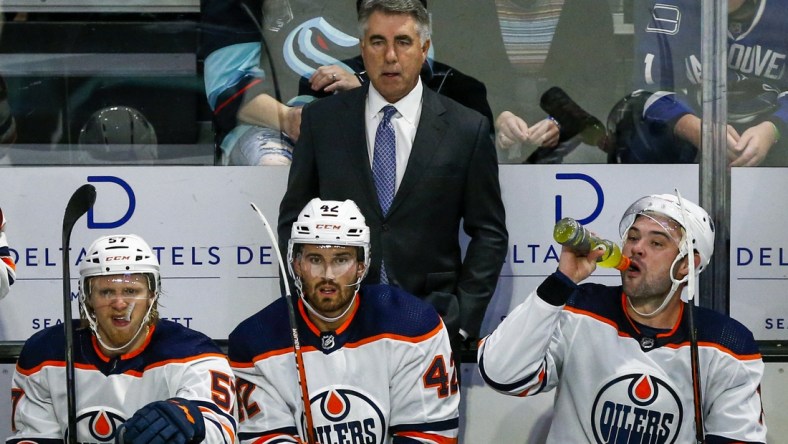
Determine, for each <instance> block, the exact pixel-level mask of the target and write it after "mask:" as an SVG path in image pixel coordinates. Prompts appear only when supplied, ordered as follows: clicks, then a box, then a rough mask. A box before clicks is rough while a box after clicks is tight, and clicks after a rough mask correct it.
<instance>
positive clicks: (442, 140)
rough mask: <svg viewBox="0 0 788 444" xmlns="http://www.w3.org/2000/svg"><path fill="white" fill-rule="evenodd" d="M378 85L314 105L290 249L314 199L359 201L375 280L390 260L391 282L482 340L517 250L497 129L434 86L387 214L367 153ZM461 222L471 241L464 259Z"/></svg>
mask: <svg viewBox="0 0 788 444" xmlns="http://www.w3.org/2000/svg"><path fill="white" fill-rule="evenodd" d="M368 89H369V86H368V84H367V85H365V86H363V87H360V88H355V89H353V90H350V91H347V92H343V93H340V94H336V95H333V96H330V97H326V98H323V99H320V100H316V101H314V102H312V103H310V104H309V105H307V106H306V107H305V108H304V110H303V114H302V120H301V136H300V138H299V139H298V143H297V144H296V147H295V150H294V155H293V163H292V165H291V166H290V176H289V179H288V183H287V191H286V193H285V195H284V198H283V199H282V203H281V205H280V208H279V239H280V244H281V245H282V247H283V248H284V247H285V246H286V245H287V241H288V240H289V238H290V229H291V225H292V223H293V222H294V221H295V220H296V219H297V218H298V214H299V212H300V211H301V210H302V209H303V208H304V206H305V205H306V204H307V202H309V200H310V199H312V198H314V197H320V198H321V199H327V200H345V199H352V200H353V201H355V202H356V204H357V205H358V206H359V208H360V209H361V212H362V214H363V215H364V217H365V218H366V222H367V225H368V226H369V227H370V232H371V240H372V246H371V256H372V264H371V267H370V272H369V274H368V276H367V278H366V280H365V282H367V283H377V282H378V281H379V279H380V261H381V257H383V258H385V261H386V270H387V271H388V275H389V283H390V284H393V285H396V286H399V287H401V288H403V289H405V290H407V291H408V292H410V293H413V294H414V295H416V296H419V297H422V298H425V299H427V300H429V301H430V302H432V304H433V305H434V306H435V307H436V309H437V310H438V312H439V313H440V314H441V315H442V316H443V319H444V322H445V323H446V326H447V329H448V330H449V333H450V334H451V335H452V337H454V335H455V334H456V332H457V330H458V329H459V328H460V327H462V328H463V329H464V330H465V331H467V332H468V333H469V334H470V335H472V336H473V337H477V336H478V334H479V328H480V326H481V323H482V320H483V318H484V313H485V310H486V308H487V305H488V303H489V301H490V298H491V297H492V295H493V293H494V291H495V286H496V284H497V281H498V276H499V274H500V270H501V266H502V265H503V261H504V258H505V256H506V251H507V245H508V233H507V231H506V223H505V213H504V206H503V202H502V200H501V189H500V184H499V182H498V163H497V159H496V154H495V148H494V146H493V143H492V140H491V139H490V128H489V123H488V121H487V119H485V118H484V117H482V115H480V114H479V113H477V112H475V111H472V110H470V109H468V108H466V107H464V106H462V105H459V104H458V103H456V102H454V101H453V100H451V99H448V98H445V97H443V96H440V95H438V94H436V93H434V92H433V91H431V90H429V89H428V88H424V94H423V105H422V111H421V119H420V121H419V126H418V129H417V131H416V138H415V140H414V142H413V150H412V152H411V155H410V159H409V161H408V165H407V169H406V170H405V176H404V178H403V180H402V183H401V185H400V187H399V189H398V190H397V194H396V195H395V196H394V201H393V202H392V205H391V208H390V209H389V214H388V216H387V217H383V214H382V213H381V210H380V204H379V203H378V198H377V193H376V191H375V184H374V180H373V178H372V170H371V168H370V159H369V154H368V152H367V140H366V132H365V123H364V104H365V100H366V96H367V91H368ZM461 221H462V227H463V229H464V231H465V233H466V234H467V235H468V236H469V238H470V240H469V244H468V247H467V252H466V255H465V259H464V260H463V259H462V253H461V250H460V241H459V230H460V223H461Z"/></svg>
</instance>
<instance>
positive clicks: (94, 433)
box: [77, 407, 126, 443]
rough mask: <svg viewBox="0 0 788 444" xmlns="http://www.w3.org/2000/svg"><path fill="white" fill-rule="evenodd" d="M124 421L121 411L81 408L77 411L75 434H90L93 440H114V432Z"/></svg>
mask: <svg viewBox="0 0 788 444" xmlns="http://www.w3.org/2000/svg"><path fill="white" fill-rule="evenodd" d="M124 422H126V417H125V416H123V412H119V411H117V410H114V409H109V408H106V407H105V408H96V407H92V408H89V409H85V410H82V411H80V412H78V413H77V430H79V433H77V436H90V437H91V439H92V440H93V442H97V443H104V442H107V443H109V442H115V433H116V432H117V431H118V428H119V427H120V425H121V424H123V423H124Z"/></svg>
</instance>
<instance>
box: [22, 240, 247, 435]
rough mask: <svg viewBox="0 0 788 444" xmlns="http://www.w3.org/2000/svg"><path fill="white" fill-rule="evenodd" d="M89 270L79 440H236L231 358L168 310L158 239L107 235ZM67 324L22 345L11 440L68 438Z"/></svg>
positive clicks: (85, 265)
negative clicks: (163, 306)
mask: <svg viewBox="0 0 788 444" xmlns="http://www.w3.org/2000/svg"><path fill="white" fill-rule="evenodd" d="M79 271H80V285H79V288H80V294H79V306H80V314H81V318H82V319H81V321H76V322H80V324H81V325H80V326H79V328H75V329H74V348H73V355H74V356H73V358H74V366H75V369H76V370H75V378H74V381H75V385H76V389H75V392H76V416H77V418H76V420H77V424H76V430H77V432H76V433H77V441H78V442H94V443H108V442H119V443H134V444H143V443H160V444H164V443H198V442H203V441H205V442H210V443H231V442H233V441H234V440H235V439H236V427H237V424H236V419H235V417H234V414H233V410H234V403H235V391H234V376H233V374H232V371H231V369H230V365H229V363H228V361H227V358H226V357H225V356H224V355H223V354H222V352H221V350H220V349H219V348H218V347H217V346H216V345H215V344H214V343H213V342H211V340H210V339H208V337H207V336H205V335H203V334H202V333H198V332H196V331H193V330H190V329H188V328H186V327H182V326H180V325H179V324H176V323H174V322H170V321H165V320H161V319H159V313H158V299H159V295H160V292H161V288H160V287H161V284H160V277H159V262H158V260H157V258H156V255H155V254H154V253H153V251H152V250H151V248H150V247H149V246H148V244H147V243H145V241H144V240H143V239H142V238H140V237H138V236H136V235H133V234H129V235H111V236H104V237H101V238H99V239H97V240H96V241H95V242H94V243H93V244H92V245H91V246H90V248H89V249H88V250H87V253H86V255H85V257H84V259H83V260H82V263H81V264H80V269H79ZM64 330H65V329H64V328H63V325H56V326H54V327H50V328H47V329H45V330H42V331H40V332H38V333H36V334H34V335H33V336H32V337H31V338H30V339H28V340H27V342H26V343H25V345H24V348H23V349H22V352H21V354H20V356H19V361H18V363H17V366H16V372H15V373H14V377H13V387H12V399H13V404H12V405H13V412H12V430H13V432H14V434H13V436H12V437H11V438H9V439H8V441H7V442H8V443H22V442H24V443H31V442H36V443H50V442H62V440H63V439H65V438H66V437H67V432H68V423H67V417H68V415H67V402H66V401H67V392H66V375H65V347H64ZM116 440H117V441H116Z"/></svg>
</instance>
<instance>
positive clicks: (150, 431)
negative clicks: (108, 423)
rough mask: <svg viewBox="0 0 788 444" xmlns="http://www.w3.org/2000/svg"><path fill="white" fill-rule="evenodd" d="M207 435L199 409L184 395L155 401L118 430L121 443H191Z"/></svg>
mask: <svg viewBox="0 0 788 444" xmlns="http://www.w3.org/2000/svg"><path fill="white" fill-rule="evenodd" d="M203 439H205V421H204V420H203V417H202V414H201V413H200V409H198V408H197V406H196V405H194V404H193V403H192V402H190V401H188V400H186V399H183V398H170V399H167V400H166V401H154V402H151V403H150V404H148V405H146V406H145V407H143V408H141V409H139V410H137V413H135V414H134V416H132V417H131V418H129V420H128V421H126V422H125V423H124V424H123V425H122V426H121V427H120V429H119V430H118V434H117V435H116V440H115V442H116V443H120V444H189V443H199V442H202V440H203Z"/></svg>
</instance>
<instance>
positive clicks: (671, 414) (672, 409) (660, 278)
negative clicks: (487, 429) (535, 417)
mask: <svg viewBox="0 0 788 444" xmlns="http://www.w3.org/2000/svg"><path fill="white" fill-rule="evenodd" d="M619 232H620V233H621V236H622V239H623V247H624V248H623V253H624V254H625V255H626V256H629V257H631V260H632V265H631V266H630V267H629V269H627V270H625V271H622V272H621V280H622V285H621V286H615V287H611V286H605V285H599V284H592V283H586V284H582V285H578V284H579V283H580V282H581V281H583V280H584V279H585V278H587V277H588V276H589V275H590V274H591V273H592V272H593V270H594V269H595V268H596V258H597V257H598V256H599V255H600V254H602V252H601V251H595V252H592V253H591V254H589V255H588V256H585V257H582V256H578V255H576V254H574V253H573V252H572V251H571V250H569V249H568V248H566V247H564V248H563V249H562V250H561V255H560V259H559V265H558V270H557V271H556V272H555V273H553V274H552V275H550V276H549V277H547V279H545V281H544V282H543V283H542V284H541V285H540V286H539V287H538V288H537V289H536V290H535V291H534V292H533V293H531V294H530V295H529V296H528V297H527V298H526V300H525V301H524V302H523V303H522V304H521V305H520V306H518V307H517V308H515V309H514V310H513V311H512V313H510V314H509V316H507V317H506V319H504V320H503V322H501V324H500V325H499V326H498V328H496V330H495V331H494V332H493V333H492V334H491V335H489V336H487V337H486V338H485V339H484V340H483V341H482V344H481V345H480V348H479V353H478V358H479V371H480V372H481V374H482V377H483V378H484V380H485V381H486V382H487V384H489V385H490V386H491V387H492V388H494V389H495V390H497V391H500V392H502V393H505V394H509V395H514V396H526V395H535V394H537V393H544V392H547V391H550V390H552V389H557V394H556V397H555V406H554V410H555V414H554V416H553V422H552V425H551V427H550V432H549V435H548V439H547V441H548V442H549V443H567V442H571V443H578V442H589V443H600V442H616V443H643V442H666V443H667V442H675V443H689V442H696V441H695V438H696V433H695V424H694V415H693V412H694V407H695V404H694V402H695V398H694V396H693V386H692V380H693V377H692V371H691V369H692V365H691V360H690V348H691V347H690V344H689V343H688V338H689V333H688V331H689V330H688V325H687V323H688V311H689V310H688V307H689V306H688V305H687V304H685V303H684V302H682V299H681V291H682V289H684V288H685V287H686V286H687V285H688V282H687V281H688V278H689V273H691V272H692V270H693V267H691V266H690V265H689V262H688V258H691V259H692V260H693V261H694V263H695V264H696V267H697V268H696V270H697V272H696V274H697V273H700V272H701V271H702V270H703V269H704V268H705V267H706V266H707V265H708V263H709V260H710V258H711V255H712V252H713V249H714V226H713V223H712V221H711V219H710V217H709V215H708V214H707V213H706V211H704V210H703V209H702V208H701V207H699V206H697V205H695V204H693V203H691V202H689V201H687V200H686V199H681V202H680V204H679V200H678V198H677V197H676V196H673V195H651V196H646V197H643V198H641V199H639V200H637V201H636V202H635V203H633V204H632V205H631V206H630V207H629V209H627V211H626V213H625V214H624V216H623V218H622V219H621V223H620V225H619ZM688 240H689V241H691V245H693V249H694V251H691V252H690V251H689V248H688V247H687V245H688V244H689V242H687V241H688ZM688 253H691V254H689V255H688ZM693 284H694V283H693ZM693 311H694V316H695V317H694V320H695V327H696V331H697V342H698V344H699V363H700V365H699V369H700V381H701V385H700V390H701V393H702V401H703V402H702V405H701V406H700V409H701V412H702V415H703V418H704V419H705V427H704V430H703V435H702V436H704V437H705V438H704V439H705V442H706V443H731V442H748V443H764V442H766V426H765V424H764V421H763V412H762V411H761V395H760V382H761V377H762V375H763V370H764V365H763V361H762V359H761V355H760V352H759V351H758V347H757V345H756V343H755V341H754V339H753V336H752V333H751V332H750V331H749V330H747V328H746V327H744V326H743V325H741V324H740V323H739V322H737V321H735V320H733V319H731V318H729V317H727V316H725V315H722V314H720V313H717V312H715V311H712V310H709V309H705V308H702V307H697V308H695V309H694V310H693Z"/></svg>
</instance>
